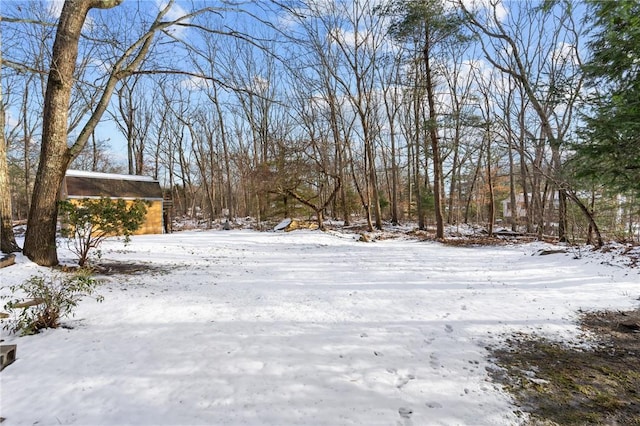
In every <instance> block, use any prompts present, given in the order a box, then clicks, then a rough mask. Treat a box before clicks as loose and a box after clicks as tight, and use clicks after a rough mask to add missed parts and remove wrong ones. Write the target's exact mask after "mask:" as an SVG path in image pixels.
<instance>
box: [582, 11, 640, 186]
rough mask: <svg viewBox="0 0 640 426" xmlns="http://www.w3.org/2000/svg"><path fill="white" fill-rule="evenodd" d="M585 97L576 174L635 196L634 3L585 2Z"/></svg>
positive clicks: (637, 27)
mask: <svg viewBox="0 0 640 426" xmlns="http://www.w3.org/2000/svg"><path fill="white" fill-rule="evenodd" d="M588 7H589V11H590V13H589V14H588V16H589V18H588V19H589V20H591V21H592V24H593V31H594V33H593V37H592V39H591V40H590V42H589V47H590V49H591V51H592V57H591V60H590V61H589V62H588V63H586V64H585V67H584V69H585V72H586V75H587V77H588V79H589V87H590V89H591V98H590V102H589V104H588V108H587V116H586V117H585V123H586V125H585V127H584V129H583V131H582V139H583V140H582V141H581V143H579V144H577V145H576V157H575V159H574V160H575V163H574V167H575V170H576V171H577V175H578V176H579V177H583V178H588V179H592V180H593V181H596V182H599V183H602V184H604V185H606V186H608V187H610V188H611V189H613V190H616V191H621V192H635V193H637V194H640V2H638V1H637V0H619V1H599V0H589V3H588Z"/></svg>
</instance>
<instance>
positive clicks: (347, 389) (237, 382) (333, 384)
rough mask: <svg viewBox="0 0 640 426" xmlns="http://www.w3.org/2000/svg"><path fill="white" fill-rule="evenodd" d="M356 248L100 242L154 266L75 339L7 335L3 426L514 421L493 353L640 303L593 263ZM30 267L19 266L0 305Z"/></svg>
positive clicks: (508, 250) (112, 279)
mask: <svg viewBox="0 0 640 426" xmlns="http://www.w3.org/2000/svg"><path fill="white" fill-rule="evenodd" d="M356 237H357V236H354V235H346V234H342V235H340V234H337V233H321V232H318V231H315V232H314V231H296V232H291V233H275V232H272V233H259V232H254V231H249V230H243V231H226V232H225V231H210V232H197V231H194V232H182V233H176V234H172V235H152V236H139V237H134V238H133V240H132V243H131V244H130V245H129V246H127V247H123V246H122V244H121V243H119V242H107V243H106V244H105V245H104V247H103V260H104V261H120V262H137V263H144V264H147V265H149V266H151V267H156V268H155V269H153V270H152V271H151V272H147V273H144V274H136V275H112V276H109V277H105V278H104V279H105V283H104V285H103V286H102V287H101V288H100V293H101V294H102V295H103V296H104V298H105V299H104V302H103V303H97V302H95V301H93V300H90V299H86V300H84V301H83V302H82V303H81V304H80V305H79V307H78V309H77V314H76V316H75V317H74V318H71V319H69V320H67V321H66V322H65V323H66V324H67V325H68V326H70V327H72V329H65V328H60V329H56V330H46V331H44V332H42V333H41V334H38V335H35V336H27V337H17V336H14V335H8V334H7V333H6V332H4V331H3V335H2V338H3V339H5V342H4V344H7V343H14V344H17V345H18V348H17V357H18V359H17V360H16V362H15V363H14V364H12V365H11V366H9V367H7V368H6V369H5V370H4V371H2V373H0V386H1V388H2V389H1V394H0V396H1V398H2V399H1V400H0V407H1V411H0V416H2V417H5V418H6V420H5V422H4V423H3V426H5V425H7V426H9V425H33V424H38V425H57V424H76V425H126V424H131V425H439V424H442V425H453V424H465V425H503V424H504V425H510V424H517V423H518V422H520V421H521V418H520V417H518V416H517V415H516V414H515V413H514V411H517V407H515V406H514V405H513V404H512V402H511V400H510V398H509V396H508V395H507V394H506V393H505V392H504V391H502V390H501V389H500V387H499V386H498V385H496V384H494V383H492V382H491V380H490V378H489V377H488V374H487V371H486V369H487V368H488V367H490V366H491V364H490V362H489V361H488V360H487V354H488V352H487V350H486V349H485V348H486V347H487V346H488V345H498V344H500V343H501V342H503V341H504V339H505V338H506V334H508V333H509V332H512V331H515V330H519V331H524V332H534V333H538V334H543V335H546V336H550V337H552V338H571V337H572V336H576V335H577V334H578V333H579V330H577V328H576V326H575V322H574V321H575V319H576V315H577V311H578V310H579V309H583V310H594V309H602V308H615V309H627V308H632V307H636V306H637V305H638V301H637V299H638V296H639V295H640V287H639V286H638V284H639V282H640V275H638V270H637V269H629V268H626V267H624V266H621V265H619V264H616V263H615V262H604V263H603V258H602V257H601V256H592V255H587V256H584V257H582V258H580V259H575V258H574V257H575V256H574V254H572V253H569V254H552V255H547V256H539V255H537V252H538V251H539V250H540V249H542V248H548V246H547V245H546V244H543V243H532V244H526V245H513V246H504V247H474V248H464V247H448V246H444V245H441V244H438V243H433V242H419V241H411V240H406V239H392V240H384V241H376V242H372V243H363V242H358V241H356ZM60 257H61V259H62V260H64V261H65V262H66V263H71V262H72V261H73V257H72V255H71V254H70V253H68V252H66V251H64V250H61V251H60ZM41 271H46V269H44V268H39V267H37V266H35V265H33V264H32V263H30V262H28V261H27V260H26V259H25V258H24V257H22V256H20V255H18V257H17V265H14V266H11V267H8V268H4V269H0V280H1V285H2V289H0V290H1V291H2V292H3V293H2V294H5V295H6V294H7V291H8V289H7V287H8V286H10V285H12V284H16V283H19V282H22V281H23V280H25V279H26V278H28V277H29V276H31V275H34V274H38V273H40V272H41Z"/></svg>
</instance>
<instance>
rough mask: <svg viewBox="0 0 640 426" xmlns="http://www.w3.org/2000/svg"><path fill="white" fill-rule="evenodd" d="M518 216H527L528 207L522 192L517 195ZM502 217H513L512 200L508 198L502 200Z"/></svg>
mask: <svg viewBox="0 0 640 426" xmlns="http://www.w3.org/2000/svg"><path fill="white" fill-rule="evenodd" d="M515 210H516V217H517V218H523V217H527V209H526V208H525V206H524V194H523V193H522V192H521V193H519V194H517V195H516V208H515ZM502 217H504V218H507V217H511V200H510V199H509V198H507V199H506V200H502Z"/></svg>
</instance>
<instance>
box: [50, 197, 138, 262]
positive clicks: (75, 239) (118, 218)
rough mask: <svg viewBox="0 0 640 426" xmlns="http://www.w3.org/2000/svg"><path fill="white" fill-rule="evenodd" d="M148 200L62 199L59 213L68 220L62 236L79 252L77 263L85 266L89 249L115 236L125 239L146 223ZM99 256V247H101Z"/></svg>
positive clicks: (71, 248)
mask: <svg viewBox="0 0 640 426" xmlns="http://www.w3.org/2000/svg"><path fill="white" fill-rule="evenodd" d="M147 205H148V202H146V201H142V200H135V201H133V202H129V203H127V202H126V201H125V200H112V199H111V198H108V197H103V198H98V199H89V198H86V199H84V200H81V201H79V202H76V203H72V202H70V201H61V202H60V204H59V207H60V213H61V214H62V215H63V217H64V220H65V225H66V226H65V227H64V228H63V229H62V236H63V237H66V238H68V239H69V240H68V247H69V250H71V251H72V252H73V253H75V254H76V255H77V256H78V265H80V266H84V265H85V263H86V262H87V260H88V258H89V252H90V251H91V250H92V249H95V248H97V247H99V246H100V244H101V243H102V241H104V240H105V239H106V238H108V237H112V236H119V235H121V236H124V242H125V244H127V243H128V242H129V237H130V236H131V234H133V233H134V232H135V231H136V230H138V229H140V226H142V224H143V223H144V220H145V215H146V213H147ZM98 256H99V251H98Z"/></svg>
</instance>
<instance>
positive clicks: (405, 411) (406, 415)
mask: <svg viewBox="0 0 640 426" xmlns="http://www.w3.org/2000/svg"><path fill="white" fill-rule="evenodd" d="M398 413H399V414H400V417H402V418H403V419H410V418H411V415H412V414H413V410H412V409H411V408H405V407H400V408H399V409H398Z"/></svg>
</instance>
